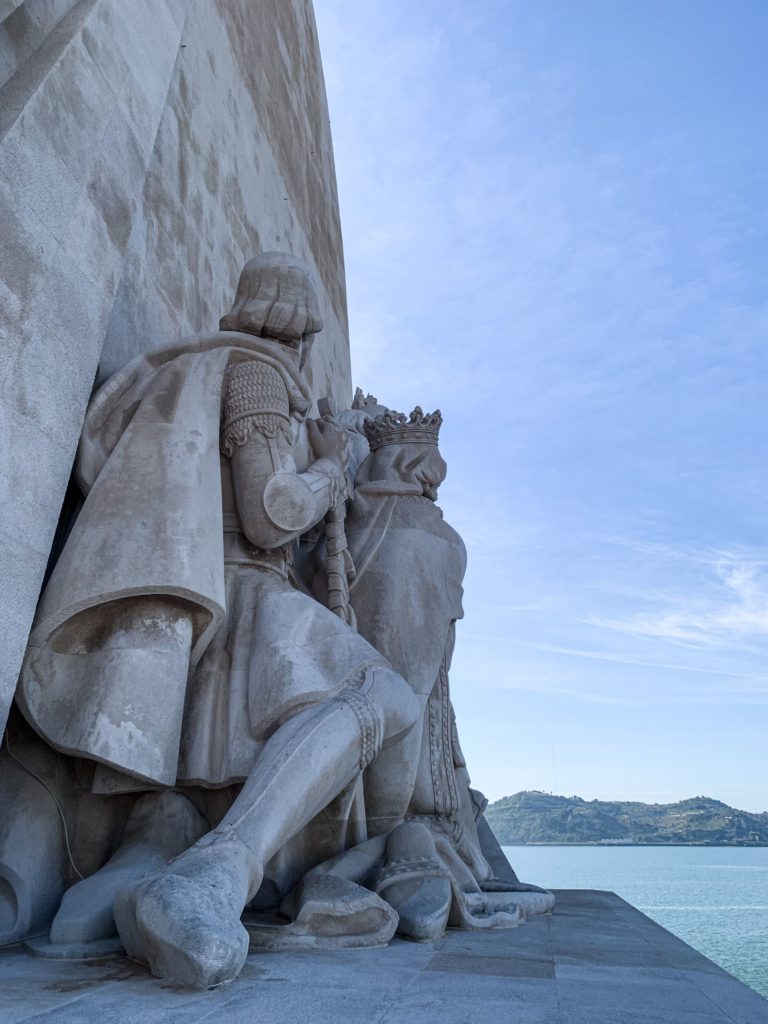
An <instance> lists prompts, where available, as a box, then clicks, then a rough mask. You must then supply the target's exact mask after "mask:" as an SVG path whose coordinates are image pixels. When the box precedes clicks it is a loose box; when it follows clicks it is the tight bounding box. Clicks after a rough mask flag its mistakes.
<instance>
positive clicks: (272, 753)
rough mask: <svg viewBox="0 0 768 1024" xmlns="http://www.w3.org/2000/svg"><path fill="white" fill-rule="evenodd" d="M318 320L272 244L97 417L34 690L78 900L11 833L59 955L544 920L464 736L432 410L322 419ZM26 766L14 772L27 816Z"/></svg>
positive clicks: (452, 555)
mask: <svg viewBox="0 0 768 1024" xmlns="http://www.w3.org/2000/svg"><path fill="white" fill-rule="evenodd" d="M321 326H322V325H321V322H320V318H319V314H318V311H317V301H316V297H315V293H314V289H313V287H312V282H311V279H310V276H309V272H308V270H307V268H306V267H305V266H304V265H303V264H302V263H301V262H300V261H298V260H297V259H295V258H294V257H291V256H287V255H285V254H281V253H264V254H262V255H261V256H259V257H257V258H255V259H253V260H251V261H250V262H249V263H248V264H247V265H246V267H245V269H244V270H243V273H242V275H241V277H240V282H239V285H238V289H237V296H236V299H235V304H234V307H233V309H232V311H231V312H230V313H229V314H228V315H227V316H225V317H224V318H223V319H222V321H221V324H220V328H221V329H220V331H219V332H218V333H216V334H212V335H204V336H200V337H196V338H192V339H188V340H186V341H182V342H180V343H179V344H178V345H175V346H173V347H170V348H167V349H163V350H160V351H156V352H153V353H151V354H150V355H147V356H144V357H141V358H139V359H137V360H135V361H134V362H132V363H130V364H129V365H128V366H126V367H125V368H124V369H123V370H121V371H120V372H118V373H117V374H115V376H114V377H112V378H111V379H110V380H109V381H108V382H107V383H106V384H105V385H104V386H103V387H102V389H101V390H100V391H99V392H98V393H97V394H96V396H95V398H94V399H93V401H92V403H91V406H90V408H89V410H88V414H87V417H86V422H85V426H84V430H83V436H82V441H81V445H80V450H79V453H78V460H77V467H76V469H77V478H78V481H79V483H80V486H81V488H82V490H83V493H84V494H85V495H86V497H85V501H84V504H83V507H82V510H81V512H80V514H79V516H78V518H77V519H76V521H75V523H74V526H73V528H72V530H71V533H70V535H69V537H68V539H67V542H66V544H65V546H64V549H63V551H62V554H61V556H60V558H59V560H58V562H57V564H56V567H55V569H54V571H53V574H52V576H51V578H50V580H49V582H48V585H47V587H46V589H45V591H44V593H43V597H42V600H41V603H40V607H39V610H38V615H37V618H36V621H35V625H34V629H33V632H32V634H31V637H30V642H29V647H28V651H27V656H26V659H25V663H24V667H23V671H22V674H21V679H20V684H19V689H18V694H17V702H18V705H19V708H20V709H21V712H22V713H23V715H24V717H25V718H26V720H27V722H28V723H30V724H31V725H32V726H33V727H34V730H35V732H36V733H37V734H38V736H39V737H42V738H43V740H44V741H45V746H44V747H43V749H42V750H40V749H37V748H36V747H35V740H34V738H33V737H32V736H31V735H30V734H28V733H27V734H26V735H25V734H24V732H23V730H22V731H21V732H20V735H21V736H22V740H23V743H24V747H23V751H22V752H23V754H24V757H27V758H28V757H34V758H36V759H37V762H36V763H39V764H40V765H42V766H44V771H45V772H47V774H48V776H49V778H50V779H51V780H52V779H53V777H54V776H56V785H57V786H58V792H59V794H60V795H61V793H62V786H63V787H64V796H63V798H62V799H63V802H64V803H65V804H66V810H67V814H68V815H69V816H70V819H71V820H74V821H76V825H77V827H76V828H75V829H74V835H73V837H72V839H73V847H74V851H75V854H76V856H75V857H73V856H72V849H71V848H70V845H69V836H68V835H67V834H65V836H64V840H65V842H66V847H67V853H68V855H69V859H70V860H71V861H72V864H73V870H75V871H76V872H77V874H78V875H79V876H80V878H81V880H80V881H77V882H76V883H75V884H71V885H70V887H69V888H67V889H66V891H65V892H63V897H62V895H61V893H62V890H63V889H64V887H65V881H64V873H63V868H62V860H61V856H60V853H61V851H59V852H58V853H56V854H55V855H54V856H48V859H47V860H44V859H41V858H39V857H38V858H37V860H36V861H35V862H34V864H33V865H31V866H30V868H29V870H28V871H27V874H29V878H28V879H26V880H25V877H24V876H25V870H26V869H25V867H24V864H23V856H22V855H20V854H19V850H20V844H21V845H23V843H22V842H21V841H20V839H19V835H20V829H19V828H18V827H16V825H15V824H14V823H15V822H17V821H19V820H21V821H22V826H23V815H24V813H25V812H24V811H18V812H17V811H14V809H13V808H12V807H10V806H7V807H5V808H4V809H5V810H6V811H7V812H8V813H7V816H6V821H7V822H8V823H10V824H8V825H7V826H5V831H3V826H0V878H3V877H4V878H5V879H6V880H7V879H8V878H12V879H13V880H14V885H16V886H17V888H16V891H17V893H21V892H22V890H24V886H25V885H26V890H28V892H32V891H33V890H34V891H35V892H37V891H38V890H40V893H42V895H40V894H38V895H39V898H38V903H39V908H41V909H39V913H38V917H39V918H40V919H43V918H44V917H45V914H46V913H47V914H48V918H47V919H48V920H50V914H51V912H52V909H53V908H52V907H51V904H52V901H53V905H54V906H55V903H56V902H59V900H60V905H59V906H58V909H57V911H56V913H55V916H54V917H53V921H52V924H51V927H50V937H49V941H47V942H46V943H43V946H44V947H45V948H44V949H42V950H38V951H39V952H42V953H43V954H44V955H55V956H67V955H69V956H78V957H79V956H83V955H98V954H99V953H100V952H103V951H105V950H108V949H113V948H114V943H115V941H116V939H115V933H116V932H117V933H119V940H120V942H121V943H122V947H124V948H125V950H126V951H127V952H128V953H129V954H130V955H132V956H134V957H135V958H137V959H140V960H143V961H145V962H146V963H148V965H149V966H150V968H151V970H152V971H153V972H154V973H156V974H158V975H160V976H162V977H167V978H171V979H173V980H174V981H175V982H177V983H180V984H183V985H188V986H191V987H196V988H205V987H210V986H214V985H218V984H221V983H223V982H226V981H229V980H231V979H232V978H234V977H235V976H236V975H237V973H238V971H239V970H240V968H241V967H242V964H243V962H244V960H245V957H246V955H247V953H248V949H249V944H250V946H251V947H252V948H259V947H261V948H281V947H285V946H292V945H299V946H301V945H305V946H312V945H326V946H345V945H366V944H368V945H370V944H380V943H382V942H386V941H388V940H389V939H390V938H391V937H392V935H393V934H394V932H395V930H396V929H398V930H399V931H400V933H401V934H403V935H406V936H409V937H411V938H416V939H429V938H436V937H437V936H439V935H441V934H442V933H443V931H444V929H445V928H446V926H447V924H449V923H451V924H453V925H456V926H460V927H491V928H493V927H509V926H512V925H514V924H516V923H518V921H519V920H520V919H521V915H524V914H525V913H533V912H544V911H546V910H548V909H551V905H552V897H551V895H550V894H548V893H543V892H542V891H541V890H536V889H535V887H532V886H524V885H521V884H520V883H518V881H517V879H516V877H515V876H514V873H513V872H511V869H509V868H508V867H505V866H504V865H505V860H504V857H503V855H502V854H501V851H500V850H499V848H498V845H497V844H495V841H494V840H493V837H492V834H491V833H490V830H489V829H488V828H487V825H485V823H484V820H483V819H482V817H481V815H482V809H483V806H484V801H483V798H482V797H481V795H480V794H476V793H475V792H474V791H473V790H471V789H470V788H469V777H468V775H467V772H466V766H465V764H464V760H463V757H462V755H461V751H460V748H459V746H458V738H457V734H456V727H455V718H454V714H453V708H452V706H451V702H450V695H449V690H448V670H449V667H450V659H451V654H452V650H453V643H454V631H455V623H456V620H457V619H458V618H460V617H461V615H462V608H461V596H462V579H463V575H464V568H465V551H464V546H463V544H462V542H461V539H460V537H459V536H458V534H457V533H456V532H455V531H454V530H453V529H452V528H451V527H450V526H448V525H447V524H446V523H445V521H444V519H443V517H442V513H441V512H440V510H439V509H438V508H437V506H436V504H435V499H436V497H437V490H438V488H439V486H440V484H441V482H442V480H443V478H444V476H445V462H444V461H443V459H442V457H441V455H440V453H439V450H438V447H437V440H438V431H439V427H440V423H441V417H440V414H439V413H434V414H427V415H425V414H423V413H422V412H421V410H420V409H416V410H414V412H413V413H412V414H411V416H410V417H409V418H406V417H404V416H402V415H401V414H397V413H392V412H390V411H389V410H385V409H383V408H382V407H380V406H378V405H377V403H376V402H375V400H372V399H369V400H363V399H362V397H361V396H358V397H356V400H355V403H354V406H353V409H352V410H348V411H346V412H344V413H341V414H340V415H339V416H338V417H335V418H334V417H333V416H332V415H331V414H330V410H328V409H327V408H325V407H323V406H322V403H320V406H321V408H322V411H323V416H322V417H321V418H320V419H318V420H313V419H309V418H308V414H309V411H310V408H311V407H312V404H313V396H312V395H311V393H310V390H309V387H308V384H307V381H306V379H305V377H304V373H303V367H304V365H305V362H306V358H307V354H308V352H309V349H310V346H311V344H312V340H313V338H314V335H315V334H316V333H317V332H318V331H319V330H320V329H321ZM352 484H353V485H354V486H353V488H352V489H353V490H354V500H353V501H352V502H351V504H350V506H349V511H347V510H346V502H347V499H348V494H349V492H350V488H351V486H352ZM318 536H319V537H320V538H321V540H320V544H319V545H318V546H316V547H315V545H316V542H317V538H318ZM313 547H314V548H315V550H314V555H309V557H308V553H310V552H312V549H313ZM312 566H314V567H315V568H314V571H313V570H312ZM318 566H320V570H319V571H318ZM37 742H38V746H39V741H37ZM54 752H56V753H54ZM10 753H11V751H10V748H9V754H10ZM16 760H17V762H18V764H17V766H16V767H15V768H14V771H16V772H18V765H22V764H23V760H22V759H20V758H17V759H16ZM4 773H5V774H4ZM11 778H13V779H16V778H17V775H12V774H9V772H8V771H6V766H5V765H4V763H2V764H0V802H4V803H6V804H9V803H10V800H9V798H8V797H7V796H6V795H4V794H5V793H6V792H7V790H8V783H7V782H5V783H4V779H11ZM62 780H64V782H63V783H62ZM67 783H68V785H69V789H67V788H66V784H67ZM4 786H5V789H4ZM54 789H55V787H54ZM51 792H54V790H53V789H52V790H51ZM38 812H39V816H40V821H41V822H42V823H43V824H44V826H45V827H44V828H42V829H41V831H40V834H41V835H43V834H44V835H45V837H46V838H45V843H46V844H48V845H50V844H51V843H53V842H54V839H53V837H54V836H55V835H57V834H58V827H57V826H58V822H56V821H53V820H52V818H51V813H52V812H51V807H50V805H49V804H48V805H46V806H45V807H42V808H40V807H36V809H35V814H38ZM121 818H122V819H123V820H124V825H123V827H119V825H118V822H119V821H120V819H121ZM21 831H23V827H22V829H21ZM494 844H495V845H494ZM4 850H5V851H10V856H6V861H7V863H6V865H5V867H6V869H7V870H6V871H5V875H3V863H2V861H3V858H4V853H3V851H4ZM81 857H82V858H84V860H82V861H81V860H80V858H81ZM57 858H58V859H57ZM11 861H12V863H10V862H11ZM78 863H81V864H83V866H84V868H85V870H83V871H80V870H79V868H78ZM49 864H54V865H55V866H56V870H55V871H51V870H50V867H46V865H49ZM46 870H48V871H49V873H50V879H49V882H48V886H47V890H46V883H45V877H44V876H45V871H46ZM70 880H71V879H70ZM35 887H37V888H35ZM43 890H46V891H44V892H43ZM30 899H31V897H30ZM281 901H282V914H283V916H282V917H279V916H278V917H274V916H273V911H274V910H275V909H276V908H277V907H278V906H279V905H280V903H281ZM49 907H51V910H49V909H47V908H49ZM244 908H248V911H247V913H246V915H245V917H243V916H242V915H243V911H244ZM260 911H261V913H260ZM41 915H42V917H41ZM28 919H29V920H31V919H32V916H30V915H28ZM36 920H37V918H36ZM278 922H279V923H278ZM287 922H288V923H287ZM246 926H247V927H246ZM249 932H250V936H249ZM118 948H120V947H119V946H118Z"/></svg>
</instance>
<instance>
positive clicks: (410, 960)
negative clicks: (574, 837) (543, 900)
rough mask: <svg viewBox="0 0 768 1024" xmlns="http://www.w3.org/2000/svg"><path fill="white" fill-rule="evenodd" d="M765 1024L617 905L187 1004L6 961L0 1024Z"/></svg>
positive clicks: (319, 964)
mask: <svg viewBox="0 0 768 1024" xmlns="http://www.w3.org/2000/svg"><path fill="white" fill-rule="evenodd" d="M433 1021H434V1022H435V1024H438V1022H439V1024H507V1022H508V1024H768V1001H766V1000H765V999H763V998H762V997H761V996H759V995H758V994H757V993H756V992H753V991H752V989H750V988H747V986H745V985H743V984H741V982H739V981H737V980H736V979H735V978H733V977H732V976H731V975H729V974H728V973H727V972H726V971H724V970H723V969H722V968H720V967H718V966H717V965H716V964H714V963H712V962H711V961H710V960H707V959H706V957H704V956H702V955H701V954H700V953H697V952H696V951H695V950H693V949H692V948H691V947H690V946H688V945H686V944H685V943H684V942H682V941H681V940H680V939H677V938H676V937H675V936H673V935H671V934H670V933H669V932H667V931H665V929H664V928H662V927H660V926H659V925H657V924H655V923H654V922H653V921H651V920H650V919H649V918H647V917H645V915H643V914H641V913H640V911H638V910H636V909H635V908H634V907H632V906H630V905H629V904H628V903H626V902H625V901H624V900H622V899H620V898H619V897H618V896H616V895H614V894H613V893H606V892H596V891H592V890H561V891H560V892H558V893H557V907H556V910H555V913H554V914H553V915H551V916H549V917H543V918H534V919H532V920H530V921H527V922H526V923H525V924H524V925H521V926H520V927H519V928H515V929H512V930H510V931H499V932H449V933H448V935H446V936H445V938H443V939H441V940H440V941H439V942H436V943H410V942H405V941H401V940H396V941H394V942H393V943H391V944H390V945H389V946H387V947H386V948H383V949H364V950H342V951H337V952H320V951H313V952H309V951H307V952H291V953H260V954H254V955H252V956H251V957H249V959H248V962H247V964H246V966H245V968H244V969H243V972H242V974H241V975H240V977H239V978H238V979H237V981H235V982H233V983H232V984H231V985H228V986H225V987H223V988H220V989H215V990H213V991H210V992H197V993H195V992H188V991H185V990H183V989H180V988H178V987H177V986H175V985H172V984H170V983H168V982H164V981H161V980H160V979H158V978H153V977H152V976H151V975H150V974H149V973H148V972H147V971H146V970H145V969H144V968H143V967H142V966H141V965H139V964H136V963H133V962H132V961H130V960H126V959H122V960H104V961H98V962H94V963H82V962H62V961H52V960H39V959H35V958H33V957H31V956H29V955H28V954H26V953H25V952H24V951H23V949H21V948H20V947H11V948H6V949H3V950H0V1024H32V1022H34V1024H94V1022H96V1024H133V1022H140V1024H202V1022H207V1024H262V1022H264V1024H266V1022H269V1024H273V1022H278V1024H326V1022H327V1024H331V1022H333V1024H358V1022H360V1024H362V1022H365V1024H430V1022H433Z"/></svg>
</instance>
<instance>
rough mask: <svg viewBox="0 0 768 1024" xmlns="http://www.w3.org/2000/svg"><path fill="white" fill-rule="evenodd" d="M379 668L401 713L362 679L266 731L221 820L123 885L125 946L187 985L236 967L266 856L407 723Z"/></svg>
mask: <svg viewBox="0 0 768 1024" xmlns="http://www.w3.org/2000/svg"><path fill="white" fill-rule="evenodd" d="M376 673H383V674H385V675H387V676H388V677H389V684H390V692H391V694H392V695H393V696H395V695H396V696H397V698H398V700H400V701H401V703H402V706H403V709H402V712H401V715H400V718H399V720H398V718H397V715H394V716H393V715H390V714H389V713H386V712H385V710H384V708H383V706H382V705H381V704H380V703H378V702H375V701H373V700H371V699H370V698H369V696H367V694H366V690H365V688H364V687H359V688H358V687H355V688H354V689H348V690H345V691H343V692H342V694H340V695H339V697H337V698H335V699H333V700H328V701H325V702H324V703H322V704H318V705H316V706H314V707H310V708H306V709H305V710H303V711H300V712H298V713H297V714H296V715H294V716H293V718H291V719H290V720H289V721H288V722H286V723H285V724H284V725H283V726H281V728H280V729H278V730H277V732H276V733H274V734H273V735H272V736H271V737H270V739H269V740H268V741H267V743H266V744H265V746H264V748H263V750H262V752H261V754H260V756H259V758H258V760H257V762H256V764H255V765H254V768H253V771H252V772H251V774H250V776H249V777H248V779H247V780H246V782H245V785H244V786H243V789H242V790H241V792H240V794H239V795H238V797H237V799H236V800H235V802H234V803H233V805H232V807H231V808H230V810H229V811H228V813H227V814H226V816H225V817H224V819H223V821H222V822H221V824H220V825H219V826H218V828H216V829H215V830H214V831H213V832H211V833H209V835H207V836H205V837H204V838H203V839H201V840H200V841H199V842H198V843H196V844H195V846H193V847H192V849H191V850H188V851H187V852H186V853H184V854H182V855H181V857H178V858H177V859H176V860H175V861H173V862H172V863H170V864H169V865H167V867H166V868H164V869H163V870H162V871H159V872H156V873H155V874H153V875H151V876H150V877H148V878H146V879H143V880H142V881H140V882H138V883H135V884H133V885H130V886H128V887H126V888H125V889H123V890H122V892H121V893H120V894H119V895H118V897H117V899H116V900H115V918H116V921H117V927H118V931H119V933H120V938H121V939H122V941H123V944H124V946H125V948H126V951H127V952H128V954H129V955H130V956H133V957H135V958H136V959H138V960H143V961H145V962H146V963H148V964H149V967H150V969H151V971H152V972H153V973H154V974H156V975H158V976H160V977H164V978H172V979H173V980H174V981H176V982H178V983H180V984H182V985H187V986H189V987H191V988H212V987H214V986H216V985H221V984H223V983H225V982H228V981H231V980H232V979H233V978H235V977H236V976H237V974H238V973H239V971H240V969H241V968H242V966H243V963H244V962H245V957H246V955H247V953H248V934H247V932H246V930H245V928H244V927H243V925H242V923H241V921H240V916H241V914H242V911H243V908H244V906H245V904H246V903H248V902H249V901H250V900H251V899H253V897H254V896H255V894H256V892H257V891H258V888H259V886H260V884H261V880H262V874H263V865H264V864H266V863H267V861H268V860H269V859H270V858H271V857H272V856H273V855H274V854H275V853H276V852H277V850H279V849H280V848H281V847H282V846H283V845H284V843H285V842H287V840H288V839H289V838H290V837H291V836H293V835H295V834H296V832H297V831H298V830H299V829H300V828H302V827H303V826H304V825H305V824H306V823H307V822H308V821H310V820H311V819H312V818H313V817H314V816H315V815H316V814H318V813H319V812H320V811H321V810H322V809H323V808H324V807H326V806H327V804H328V803H330V801H331V800H332V799H333V798H334V797H335V796H336V795H337V794H338V793H340V792H341V790H342V789H343V788H344V787H345V786H346V785H348V784H349V783H350V782H351V781H352V779H353V778H355V776H356V775H357V773H358V772H359V771H360V770H361V769H362V768H363V767H365V766H366V765H367V764H368V763H369V762H370V760H371V759H372V758H373V757H374V756H375V754H376V753H377V751H378V750H379V749H380V748H381V742H382V739H381V738H382V736H383V735H384V730H385V725H386V727H387V728H388V729H389V731H390V733H392V732H393V731H395V736H394V737H393V738H397V735H398V733H397V732H396V730H397V729H398V728H400V730H401V732H402V731H404V730H405V729H408V728H410V727H411V725H412V724H413V722H414V721H415V720H416V717H417V715H418V714H419V708H418V706H417V705H416V703H415V701H412V702H411V703H409V702H408V698H409V697H410V698H412V691H411V690H410V689H409V688H408V687H407V684H406V683H405V682H404V681H403V680H401V679H400V677H399V676H397V675H395V673H393V672H392V671H391V670H390V669H382V668H376V669H374V670H373V674H374V675H375V674H376ZM366 678H367V679H368V676H366ZM392 680H394V682H395V683H396V684H397V685H396V686H394V687H393V686H392ZM382 682H383V683H384V684H385V689H386V685H387V680H386V679H385V680H382ZM403 691H405V693H406V697H405V698H403V697H402V694H403ZM385 719H386V721H385ZM398 722H399V724H398Z"/></svg>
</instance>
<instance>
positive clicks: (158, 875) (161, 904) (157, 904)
mask: <svg viewBox="0 0 768 1024" xmlns="http://www.w3.org/2000/svg"><path fill="white" fill-rule="evenodd" d="M260 876H261V871H260V868H259V867H258V866H257V865H255V863H254V858H253V855H252V854H251V852H250V850H249V849H248V848H247V847H246V846H244V845H243V843H241V842H240V841H239V840H238V839H236V838H234V837H233V836H232V835H231V834H230V835H226V834H225V835H221V834H217V833H215V832H214V833H211V834H210V837H205V838H204V839H203V840H202V841H201V842H200V843H197V844H196V845H195V846H193V847H192V848H191V849H190V850H188V851H187V852H186V853H183V854H182V855H181V856H180V857H177V858H176V860H174V861H172V862H171V863H170V864H168V865H167V866H166V867H165V868H164V869H163V870H162V871H158V872H155V873H154V874H153V875H150V876H149V877H148V878H143V879H141V880H140V881H138V882H134V883H132V884H131V885H128V886H126V887H125V888H124V889H123V890H122V891H121V892H120V893H119V894H118V896H117V899H116V900H115V920H116V921H117V928H118V932H119V934H120V938H121V939H122V942H123V945H124V946H125V950H126V952H127V953H128V955H129V956H132V957H134V958H135V959H136V960H141V961H143V962H144V963H146V964H148V965H149V969H150V970H151V971H152V973H153V974H156V975H157V976H158V977H160V978H169V979H171V980H172V981H175V982H177V983H178V984H180V985H184V986H186V987H188V988H197V989H205V988H214V987H215V986H217V985H223V984H224V983H225V982H228V981H232V979H233V978H235V977H236V976H237V975H238V974H239V973H240V970H241V968H242V966H243V963H244V962H245V958H246V956H247V954H248V933H247V931H246V930H245V928H244V927H243V926H242V924H241V922H240V915H241V914H242V911H243V907H244V906H245V904H246V902H247V901H248V898H249V893H252V892H254V891H255V890H256V889H258V884H259V882H260Z"/></svg>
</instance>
